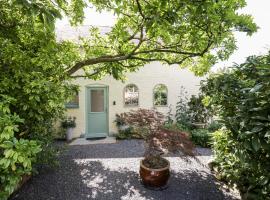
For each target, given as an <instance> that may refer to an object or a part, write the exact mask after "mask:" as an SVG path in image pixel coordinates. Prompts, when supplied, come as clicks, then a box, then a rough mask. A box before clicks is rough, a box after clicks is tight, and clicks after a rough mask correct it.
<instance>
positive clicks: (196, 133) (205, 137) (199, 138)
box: [191, 129, 212, 147]
mask: <svg viewBox="0 0 270 200" xmlns="http://www.w3.org/2000/svg"><path fill="white" fill-rule="evenodd" d="M211 138H212V134H211V133H210V132H209V131H208V130H207V129H194V130H192V131H191V140H192V141H193V142H194V143H195V144H196V145H199V146H201V147H210V146H211Z"/></svg>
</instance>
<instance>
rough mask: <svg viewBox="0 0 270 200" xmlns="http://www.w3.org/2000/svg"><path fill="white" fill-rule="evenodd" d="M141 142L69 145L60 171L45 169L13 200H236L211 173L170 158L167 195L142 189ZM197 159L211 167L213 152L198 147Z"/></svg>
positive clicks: (203, 168) (165, 191)
mask: <svg viewBox="0 0 270 200" xmlns="http://www.w3.org/2000/svg"><path fill="white" fill-rule="evenodd" d="M143 149H144V147H143V143H142V141H139V140H125V141H119V142H117V143H115V144H97V145H87V146H69V147H68V150H67V151H65V152H64V153H63V154H62V155H61V156H60V158H59V160H60V167H59V168H58V169H54V170H52V169H42V170H41V172H40V173H39V174H38V175H36V176H35V177H33V178H32V179H31V180H30V181H29V182H28V183H27V184H26V185H25V186H23V187H22V188H21V190H20V191H19V192H18V193H17V194H16V195H14V196H13V198H12V200H50V199H55V200H85V199H97V200H118V199H119V200H221V199H226V200H232V199H238V197H237V195H236V194H231V193H228V192H227V191H226V190H224V189H223V187H222V186H221V185H220V184H219V183H218V182H217V181H215V179H214V177H213V175H211V173H210V172H209V169H208V168H207V167H205V166H203V165H200V164H199V163H197V162H195V161H192V162H190V163H185V162H184V161H182V160H181V159H180V158H177V157H169V158H168V159H169V160H170V161H171V171H172V174H171V178H170V181H169V187H168V188H167V189H166V190H163V191H152V190H148V189H146V188H144V187H143V186H142V185H141V183H140V180H139V175H138V170H139V161H140V159H141V157H142V155H143ZM198 151H199V152H200V153H201V155H200V156H198V158H199V159H200V160H201V162H202V163H205V164H207V162H208V161H209V160H210V159H211V151H210V150H209V149H203V148H200V149H198Z"/></svg>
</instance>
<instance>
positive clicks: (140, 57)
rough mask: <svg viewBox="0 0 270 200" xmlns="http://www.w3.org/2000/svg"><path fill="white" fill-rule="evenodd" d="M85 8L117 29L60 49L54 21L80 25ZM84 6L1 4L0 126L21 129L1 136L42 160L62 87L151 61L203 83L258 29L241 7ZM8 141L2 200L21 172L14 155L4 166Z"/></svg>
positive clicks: (211, 2)
mask: <svg viewBox="0 0 270 200" xmlns="http://www.w3.org/2000/svg"><path fill="white" fill-rule="evenodd" d="M87 3H88V4H91V5H92V6H95V7H96V8H97V10H99V11H103V10H110V11H112V12H114V13H115V15H116V16H117V22H116V24H115V25H114V26H113V27H112V28H111V30H110V31H109V32H108V33H106V34H105V35H104V34H103V35H102V34H100V33H99V30H98V28H92V29H91V30H90V32H89V37H88V38H84V39H82V40H81V41H80V42H79V43H74V42H72V41H61V42H57V41H56V37H55V20H56V19H57V18H61V15H66V16H67V17H69V19H70V21H71V23H72V24H73V25H77V24H80V23H81V22H82V21H83V18H84V12H83V9H84V8H85V7H86V6H87ZM87 3H86V2H85V1H84V0H31V1H30V0H0V102H1V103H2V104H1V108H2V109H4V110H3V112H1V113H2V115H3V116H2V115H0V118H1V119H3V120H5V121H8V120H6V119H10V116H13V115H14V116H17V117H18V119H20V122H21V123H19V124H16V123H15V122H11V121H10V123H9V128H7V126H6V125H5V124H1V125H3V127H2V126H1V130H0V132H1V136H3V137H4V136H5V135H7V134H10V133H11V131H9V130H11V129H10V127H13V129H14V130H15V129H16V131H15V132H14V133H13V132H12V134H11V135H12V137H14V138H24V139H26V140H27V141H29V139H34V140H36V141H37V142H38V144H39V145H40V146H41V148H42V150H43V151H41V152H43V153H44V150H46V149H48V141H47V139H48V137H49V135H50V134H51V132H52V130H51V127H52V122H53V121H54V120H55V119H57V118H58V117H59V116H61V115H62V114H63V111H64V102H65V101H66V100H67V98H68V96H69V92H70V88H71V87H70V86H69V85H68V84H67V82H68V81H69V80H70V79H71V78H72V77H73V78H76V77H80V76H82V77H87V78H91V79H98V78H101V77H102V76H104V75H106V74H110V75H112V76H113V77H114V78H116V79H122V78H123V77H124V74H125V72H129V71H136V70H137V69H138V68H139V67H140V66H143V65H144V64H146V63H149V62H151V61H160V62H162V63H167V64H179V65H180V66H182V67H189V68H191V69H192V70H193V71H194V72H195V73H196V74H198V75H200V74H203V73H204V72H207V71H208V69H209V68H210V66H211V65H213V64H214V63H215V62H217V61H218V60H224V59H227V58H228V57H229V55H230V54H232V52H233V51H234V50H235V49H236V46H235V39H234V36H233V31H237V30H238V31H244V32H246V33H247V34H248V35H251V34H252V33H253V32H255V31H256V29H257V27H256V25H255V24H254V23H253V21H252V18H251V16H249V15H242V14H238V13H237V10H238V9H240V8H242V7H244V6H245V1H244V0H175V1H168V0H110V1H108V0H89V1H88V2H87ZM7 111H8V112H7ZM8 122H9V121H8ZM5 140H6V138H4V141H3V140H1V141H0V163H1V164H0V172H1V173H0V174H1V175H0V191H6V192H5V193H4V194H0V195H4V196H5V197H6V196H7V195H8V194H9V193H11V192H12V191H13V189H14V188H16V184H17V182H18V181H19V178H18V177H20V174H18V173H17V172H18V171H16V169H18V166H20V165H21V164H20V163H18V161H17V158H16V156H15V154H14V157H13V158H14V160H12V162H11V161H7V162H4V161H2V160H5V159H7V160H11V157H10V155H9V154H7V153H2V152H6V151H8V150H7V149H4V148H11V149H14V148H15V146H16V144H15V141H16V140H13V139H12V140H11V141H10V142H9V144H10V145H9V146H8V147H7V146H5V145H4V146H3V144H4V143H6V141H5ZM27 148H30V147H28V146H27ZM28 150H29V151H31V149H28ZM24 152H27V151H24ZM36 153H37V151H33V154H36ZM40 155H41V154H40ZM43 155H44V154H43ZM53 155H54V153H53ZM34 156H35V155H33V157H34ZM47 156H48V154H46V155H45V156H40V158H47ZM13 161H14V162H13ZM3 163H5V164H3ZM30 164H31V163H30ZM17 165H18V166H17ZM16 166H17V167H16ZM1 170H2V171H1ZM3 171H5V177H6V176H7V177H11V176H15V177H16V181H14V180H12V181H9V180H8V179H6V178H5V177H4V176H2V174H3ZM23 172H24V171H22V173H23ZM7 186H8V187H7Z"/></svg>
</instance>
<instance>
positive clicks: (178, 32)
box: [1, 0, 257, 79]
mask: <svg viewBox="0 0 270 200" xmlns="http://www.w3.org/2000/svg"><path fill="white" fill-rule="evenodd" d="M8 2H9V4H10V5H9V6H13V7H14V5H15V6H17V7H22V8H24V9H25V12H29V10H30V11H31V14H32V17H38V18H39V19H40V21H41V22H43V23H45V24H46V25H47V27H50V32H52V33H53V32H54V26H53V25H54V23H55V19H56V18H60V16H61V14H63V15H66V16H68V17H69V18H70V20H71V23H72V24H73V25H76V24H79V23H81V22H82V21H83V18H84V13H83V9H84V8H85V7H87V3H88V4H90V5H92V6H94V7H96V8H97V10H98V11H103V10H109V11H113V12H114V13H115V15H116V16H117V22H116V24H115V25H114V26H113V27H112V28H111V30H110V31H109V32H108V33H106V34H105V35H104V34H103V35H102V34H100V32H99V30H98V28H92V29H91V30H90V32H89V37H88V38H84V39H82V40H81V42H80V44H76V45H71V44H70V43H69V45H67V47H66V48H65V49H63V52H65V53H68V52H69V51H70V50H71V49H73V50H75V51H77V53H78V55H77V57H76V59H75V58H74V57H73V58H72V59H70V60H69V63H66V66H65V70H64V71H65V73H66V74H67V75H69V76H74V73H75V72H77V71H78V70H80V69H83V70H84V74H81V73H80V76H86V77H88V78H94V79H97V78H100V77H101V76H102V75H104V74H111V75H113V76H114V78H117V79H119V78H121V77H122V76H123V74H124V72H127V71H134V70H136V69H138V67H139V66H143V65H144V64H146V63H148V62H151V61H160V62H162V63H167V64H179V65H181V66H182V67H189V68H191V69H192V70H193V71H194V72H195V73H196V74H198V75H201V74H203V73H205V72H207V71H208V70H209V68H210V67H211V66H212V65H213V64H214V63H216V62H217V61H218V60H225V59H227V58H228V57H229V55H231V54H232V52H233V51H234V50H235V49H236V45H235V38H234V36H233V31H243V32H246V33H247V34H248V35H251V34H252V33H253V32H255V31H256V29H257V27H256V25H255V24H254V23H253V21H252V17H251V16H249V15H244V14H239V13H237V10H238V9H240V8H242V7H244V6H245V5H246V3H245V0H175V1H168V0H112V1H107V0H89V1H85V0H72V1H65V0H58V1H51V0H46V1H42V2H40V1H31V2H29V1H27V0H17V1H8ZM68 2H69V3H68ZM11 13H14V11H11ZM24 14H25V13H23V14H22V15H24ZM17 17H19V18H16V17H15V18H16V19H15V21H17V22H21V23H22V21H23V20H22V19H21V18H20V17H21V15H18V16H17ZM4 19H5V18H4ZM23 23H26V22H23ZM11 25H12V24H11ZM13 25H14V26H19V25H18V24H16V25H15V24H13ZM1 27H4V28H5V27H8V25H7V24H5V22H4V23H1ZM8 28H9V27H8ZM40 28H42V27H40ZM5 30H8V29H7V28H5ZM25 31H26V30H25ZM59 45H60V44H59ZM79 49H80V50H79ZM79 52H80V55H79ZM68 55H69V54H68ZM75 77H76V76H75Z"/></svg>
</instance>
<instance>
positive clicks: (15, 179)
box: [0, 96, 41, 199]
mask: <svg viewBox="0 0 270 200" xmlns="http://www.w3.org/2000/svg"><path fill="white" fill-rule="evenodd" d="M1 100H2V101H1V102H0V199H7V198H8V196H9V195H10V194H11V193H12V192H13V191H14V190H15V189H16V187H17V186H18V183H19V182H20V181H21V179H22V176H23V175H26V174H31V172H32V166H33V164H34V163H35V161H36V156H37V153H39V152H40V151H41V148H40V145H38V142H37V141H35V140H27V139H22V138H21V139H17V138H16V137H15V133H18V132H19V129H18V127H19V125H20V124H22V123H23V122H24V120H22V119H20V118H19V116H18V115H16V114H11V112H10V109H9V106H8V105H7V104H8V102H10V101H12V100H14V99H12V98H8V97H7V96H2V98H1Z"/></svg>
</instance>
